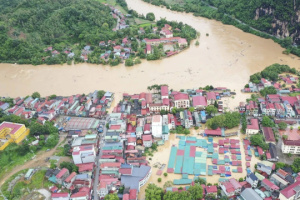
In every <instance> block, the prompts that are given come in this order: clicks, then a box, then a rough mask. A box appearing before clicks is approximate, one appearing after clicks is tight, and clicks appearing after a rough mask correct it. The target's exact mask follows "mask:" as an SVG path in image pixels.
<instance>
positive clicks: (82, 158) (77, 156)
mask: <svg viewBox="0 0 300 200" xmlns="http://www.w3.org/2000/svg"><path fill="white" fill-rule="evenodd" d="M72 157H73V161H74V163H75V164H82V163H91V162H95V158H96V152H95V148H94V146H92V145H89V146H79V147H74V148H73V153H72Z"/></svg>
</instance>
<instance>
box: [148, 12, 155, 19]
mask: <svg viewBox="0 0 300 200" xmlns="http://www.w3.org/2000/svg"><path fill="white" fill-rule="evenodd" d="M146 19H147V20H149V21H154V20H155V15H154V13H152V12H151V13H147V15H146Z"/></svg>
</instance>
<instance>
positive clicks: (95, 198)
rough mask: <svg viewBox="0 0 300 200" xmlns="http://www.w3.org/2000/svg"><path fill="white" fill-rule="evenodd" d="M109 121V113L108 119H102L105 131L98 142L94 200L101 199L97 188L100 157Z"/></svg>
mask: <svg viewBox="0 0 300 200" xmlns="http://www.w3.org/2000/svg"><path fill="white" fill-rule="evenodd" d="M108 121H109V115H107V117H106V119H105V120H103V121H101V123H102V124H103V133H102V134H100V137H99V139H98V143H99V148H98V149H99V153H98V154H97V156H96V161H95V164H96V170H95V171H94V184H93V190H94V192H93V195H94V200H99V196H98V194H97V188H98V183H99V174H100V163H99V158H101V156H102V146H103V144H104V141H103V139H104V137H105V135H106V131H107V129H106V123H108Z"/></svg>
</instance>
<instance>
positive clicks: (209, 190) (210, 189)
mask: <svg viewBox="0 0 300 200" xmlns="http://www.w3.org/2000/svg"><path fill="white" fill-rule="evenodd" d="M206 192H207V194H209V193H216V192H218V188H217V186H215V185H212V186H206Z"/></svg>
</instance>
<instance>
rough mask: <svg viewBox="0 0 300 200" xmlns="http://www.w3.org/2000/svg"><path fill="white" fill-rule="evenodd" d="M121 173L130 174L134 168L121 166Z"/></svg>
mask: <svg viewBox="0 0 300 200" xmlns="http://www.w3.org/2000/svg"><path fill="white" fill-rule="evenodd" d="M119 173H120V174H126V175H130V174H131V173H132V169H131V168H120V169H119Z"/></svg>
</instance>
